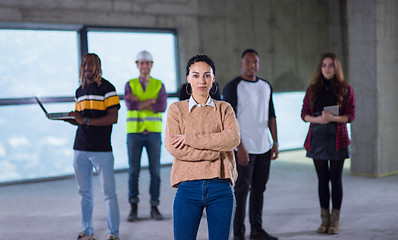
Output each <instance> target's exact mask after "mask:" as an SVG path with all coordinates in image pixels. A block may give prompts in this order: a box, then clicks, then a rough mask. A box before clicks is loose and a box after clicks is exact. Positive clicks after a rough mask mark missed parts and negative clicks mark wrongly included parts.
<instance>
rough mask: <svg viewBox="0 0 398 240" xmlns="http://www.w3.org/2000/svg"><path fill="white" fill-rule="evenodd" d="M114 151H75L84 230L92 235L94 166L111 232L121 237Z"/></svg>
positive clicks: (74, 163)
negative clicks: (114, 171)
mask: <svg viewBox="0 0 398 240" xmlns="http://www.w3.org/2000/svg"><path fill="white" fill-rule="evenodd" d="M113 163H114V158H113V153H112V152H87V151H77V150H75V152H74V161H73V168H74V169H75V177H76V181H77V187H78V190H79V194H80V206H81V213H82V225H83V232H84V234H86V235H92V234H93V232H94V228H93V208H94V201H93V168H95V169H96V171H97V173H98V178H99V180H100V183H101V188H102V194H103V195H104V200H105V204H106V215H107V222H108V229H109V231H110V232H109V233H110V234H113V235H115V236H116V237H119V224H120V216H119V205H118V201H117V196H116V185H115V176H114V174H113Z"/></svg>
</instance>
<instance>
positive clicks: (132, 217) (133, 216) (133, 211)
mask: <svg viewBox="0 0 398 240" xmlns="http://www.w3.org/2000/svg"><path fill="white" fill-rule="evenodd" d="M137 220H138V218H137V203H131V211H130V214H129V216H128V217H127V222H135V221H137Z"/></svg>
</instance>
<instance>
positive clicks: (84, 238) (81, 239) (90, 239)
mask: <svg viewBox="0 0 398 240" xmlns="http://www.w3.org/2000/svg"><path fill="white" fill-rule="evenodd" d="M95 239H96V238H95V235H94V233H93V235H91V236H90V235H85V234H84V232H79V234H78V235H77V240H95Z"/></svg>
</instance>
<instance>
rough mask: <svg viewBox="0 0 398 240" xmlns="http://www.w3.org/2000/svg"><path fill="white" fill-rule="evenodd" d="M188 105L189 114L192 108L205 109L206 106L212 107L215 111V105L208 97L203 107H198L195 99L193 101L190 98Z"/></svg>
mask: <svg viewBox="0 0 398 240" xmlns="http://www.w3.org/2000/svg"><path fill="white" fill-rule="evenodd" d="M188 103H189V112H191V110H192V108H193V107H206V106H210V107H213V108H214V110H216V105H215V104H214V101H213V99H212V98H211V97H210V96H209V98H208V99H207V102H206V104H205V105H200V104H199V103H197V102H196V101H195V99H193V97H192V96H191V97H190V98H189V100H188Z"/></svg>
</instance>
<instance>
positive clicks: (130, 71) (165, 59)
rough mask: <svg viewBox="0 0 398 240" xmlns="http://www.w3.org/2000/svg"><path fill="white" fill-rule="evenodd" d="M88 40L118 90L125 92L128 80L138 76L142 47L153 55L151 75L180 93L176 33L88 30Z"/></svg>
mask: <svg viewBox="0 0 398 240" xmlns="http://www.w3.org/2000/svg"><path fill="white" fill-rule="evenodd" d="M87 42H88V51H89V52H94V53H97V54H98V55H99V57H100V58H101V61H102V70H103V76H104V78H107V79H108V80H110V81H111V82H112V83H113V84H114V85H115V87H116V90H117V91H118V92H119V93H123V92H124V85H125V83H126V82H127V80H128V79H131V78H136V77H138V76H139V71H138V69H137V66H136V64H135V57H136V55H137V53H138V52H140V51H142V50H147V51H149V52H150V53H151V54H152V56H153V59H154V63H153V67H152V70H151V76H152V77H154V78H157V79H160V80H162V82H163V83H164V84H165V86H166V91H167V92H168V93H175V92H177V88H178V82H177V71H176V52H175V47H174V46H175V35H174V34H172V33H168V32H165V33H142V32H141V33H140V32H138V33H137V32H115V31H112V32H109V31H104V30H103V31H99V30H92V31H90V30H89V31H88V38H87Z"/></svg>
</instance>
